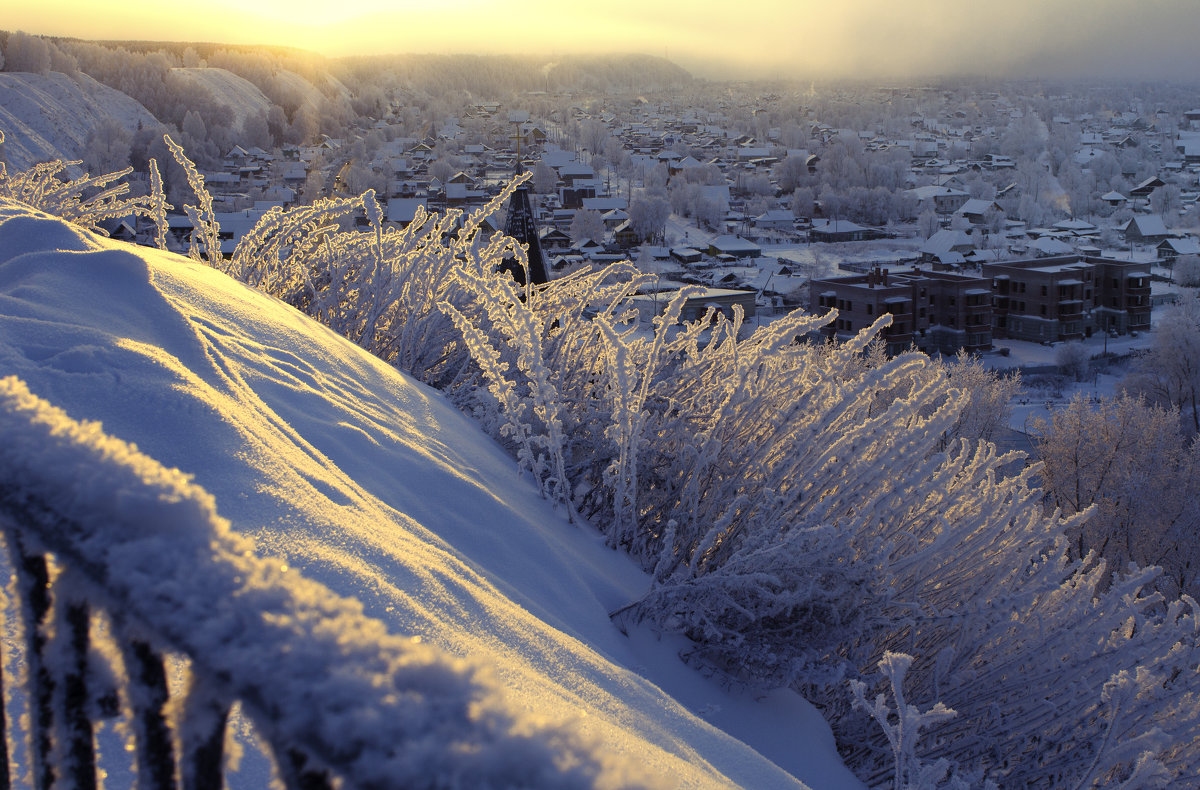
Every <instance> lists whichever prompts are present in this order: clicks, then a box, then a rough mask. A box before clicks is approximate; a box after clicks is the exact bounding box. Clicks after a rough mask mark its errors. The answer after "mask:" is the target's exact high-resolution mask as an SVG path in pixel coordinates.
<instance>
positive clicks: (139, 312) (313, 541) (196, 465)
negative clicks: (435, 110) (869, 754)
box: [0, 202, 860, 788]
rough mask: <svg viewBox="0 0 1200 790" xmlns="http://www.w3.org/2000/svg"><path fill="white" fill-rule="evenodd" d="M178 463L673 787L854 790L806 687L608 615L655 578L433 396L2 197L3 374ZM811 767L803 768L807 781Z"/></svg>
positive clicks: (286, 323) (520, 694)
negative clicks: (779, 683) (769, 687)
mask: <svg viewBox="0 0 1200 790" xmlns="http://www.w3.org/2000/svg"><path fill="white" fill-rule="evenodd" d="M13 374H15V375H16V376H18V377H20V378H21V379H22V380H23V381H25V382H26V384H27V385H28V387H29V388H30V390H31V391H32V392H33V393H35V394H36V395H38V396H40V397H41V398H44V399H45V400H47V401H49V402H50V403H51V404H54V405H56V406H58V407H60V408H62V409H64V410H65V411H66V412H67V414H69V415H70V416H71V417H73V418H75V419H86V420H99V421H101V422H102V423H103V426H104V429H105V431H106V432H107V433H109V434H110V435H112V436H115V437H117V438H120V439H123V440H126V441H129V442H132V443H134V444H136V445H137V447H138V448H139V449H140V450H141V451H142V452H143V453H146V454H147V455H149V456H150V457H152V458H154V459H156V460H157V461H159V462H161V463H163V464H164V465H166V466H168V467H178V468H179V469H180V470H182V471H183V472H184V473H186V474H188V475H191V476H192V477H193V479H194V482H195V483H197V484H198V485H200V486H202V487H203V488H204V489H205V490H207V491H208V492H209V493H210V494H212V495H213V496H214V497H215V500H216V506H217V510H218V512H219V514H220V515H221V516H223V517H225V518H227V519H229V520H230V522H231V526H232V529H233V530H234V531H235V532H239V533H242V534H244V535H246V536H249V537H251V538H253V539H254V540H255V541H256V543H257V545H258V550H259V552H260V554H262V555H269V556H274V557H278V558H280V559H281V560H282V561H283V562H285V563H286V565H287V566H288V568H289V572H291V573H298V574H302V575H303V576H305V577H308V578H311V579H314V580H316V581H319V582H321V583H323V584H325V585H326V586H328V587H329V588H330V589H331V590H333V591H334V592H336V593H339V594H341V595H344V596H347V597H351V598H355V599H357V600H359V601H361V602H362V604H363V606H364V608H365V611H366V613H367V614H368V615H369V616H371V617H374V618H377V619H379V620H380V621H382V622H383V623H384V625H385V627H386V628H387V630H388V631H389V632H391V633H393V634H397V635H405V636H420V637H421V638H422V639H423V640H424V641H427V642H429V643H430V644H433V645H435V646H437V647H439V648H442V649H444V650H446V651H449V652H450V653H452V654H454V655H458V656H462V657H466V658H469V659H472V660H475V661H479V662H482V663H485V664H486V665H488V666H489V667H490V668H491V669H492V671H493V672H494V673H495V675H496V676H497V677H498V678H499V679H500V681H501V683H502V684H503V686H504V688H505V690H506V693H507V694H509V695H510V696H511V699H513V700H516V701H517V703H518V704H519V705H520V706H522V707H523V708H525V709H527V710H528V711H529V712H530V713H531V714H533V715H536V716H538V717H544V718H545V719H547V720H550V721H559V720H564V719H575V720H577V721H578V722H580V724H581V726H582V728H583V729H584V730H585V731H586V732H587V733H588V734H590V735H593V736H595V737H598V738H599V739H600V740H601V741H602V742H603V743H604V744H605V745H606V747H607V748H609V749H612V750H614V751H616V752H618V753H623V754H625V755H629V756H633V757H634V758H635V759H636V760H637V761H638V762H639V763H640V764H642V765H643V766H644V767H646V768H647V769H648V770H650V771H651V772H653V773H655V774H658V775H659V776H661V777H664V780H665V784H667V785H669V786H722V785H738V786H743V787H753V788H771V787H802V786H804V785H803V783H808V784H809V785H810V786H814V787H858V786H860V784H859V783H858V782H857V781H856V780H855V779H854V778H853V777H852V776H851V775H850V774H849V772H848V771H847V770H846V769H845V768H844V767H843V766H842V764H841V762H840V760H839V759H838V757H837V755H836V753H835V751H834V748H833V743H832V737H831V735H830V733H829V729H828V727H827V726H826V724H825V723H824V721H823V720H822V719H821V718H820V716H819V715H818V714H817V713H816V711H815V710H814V709H813V708H812V707H811V706H809V705H808V704H807V703H805V702H804V701H803V700H802V699H800V698H799V697H797V696H795V695H793V694H791V693H786V692H777V693H774V694H771V695H768V696H767V697H765V698H763V699H754V698H751V697H749V696H744V695H739V694H736V693H730V692H728V691H726V690H724V689H722V688H721V687H720V686H719V685H717V684H716V683H714V682H712V681H710V680H708V679H706V678H704V677H702V676H701V675H700V674H698V673H696V672H694V671H693V670H692V669H690V668H688V667H687V666H685V665H684V664H682V663H681V662H680V660H679V659H678V658H677V651H678V650H679V648H680V647H681V645H680V644H679V643H678V642H676V641H673V640H672V639H663V640H659V639H657V638H655V637H654V636H653V635H652V634H649V633H646V632H638V631H635V632H633V633H631V634H630V636H629V637H626V636H624V635H623V634H621V632H620V631H618V629H617V628H616V627H615V626H614V625H613V624H612V623H611V622H610V620H609V618H608V612H609V611H612V610H614V609H616V608H618V607H620V606H622V605H624V604H625V603H628V602H629V601H630V600H632V599H634V598H636V597H638V596H639V595H640V594H641V593H642V592H643V591H644V590H645V588H646V587H647V586H648V584H649V581H648V578H647V577H646V576H645V575H644V574H643V573H642V572H641V571H640V570H639V569H638V568H636V567H635V566H634V565H633V563H632V562H630V561H629V560H628V559H627V558H626V557H624V556H622V555H620V554H618V553H615V552H612V551H610V550H608V549H606V548H605V547H604V546H603V543H602V541H601V540H600V539H599V537H598V536H597V535H596V534H595V533H594V532H593V531H592V530H591V529H590V528H588V527H587V526H582V527H580V526H573V525H571V524H569V523H568V522H567V521H566V519H565V518H563V517H562V515H561V514H559V513H556V512H555V511H554V510H553V509H552V508H551V507H550V506H549V505H548V504H547V503H546V502H544V501H543V500H541V499H540V498H538V496H537V494H536V491H535V489H534V488H533V486H532V485H531V484H530V483H529V481H527V480H523V479H521V478H519V477H518V475H517V474H516V470H515V464H514V463H513V461H512V460H511V459H510V458H509V457H508V456H506V455H505V454H504V453H503V452H502V451H501V450H500V449H499V448H498V447H497V446H496V445H495V444H494V443H493V442H492V441H491V440H490V439H488V438H487V437H485V436H484V434H482V433H481V432H480V431H479V430H478V429H477V427H476V426H475V425H474V424H473V423H472V422H471V421H470V420H468V419H467V418H466V417H464V416H463V415H461V414H460V413H458V412H457V411H456V410H455V409H453V408H452V407H451V406H450V405H449V404H448V403H447V402H446V401H445V400H444V399H443V398H442V397H441V396H440V395H439V394H438V393H437V392H435V391H433V390H431V389H429V388H427V387H424V386H422V385H420V384H418V383H415V382H414V381H413V380H411V379H410V378H408V377H406V376H405V375H403V374H401V373H399V372H397V371H395V370H394V369H392V368H390V367H388V366H387V365H385V364H384V363H382V362H380V361H379V360H377V359H375V358H373V357H370V356H369V355H367V354H366V353H365V352H363V351H361V350H360V349H358V348H357V347H355V346H353V345H351V344H350V343H349V342H348V341H346V340H344V339H342V338H340V337H338V336H336V335H334V334H333V333H331V332H330V331H328V330H326V329H324V328H323V327H320V326H319V325H317V324H315V323H313V322H312V321H310V320H309V319H307V318H305V317H304V316H302V315H300V314H299V313H297V312H296V311H294V310H293V309H291V308H290V307H287V306H286V305H284V304H282V303H280V302H278V301H277V300H274V299H272V298H270V297H266V296H263V295H262V294H259V293H257V292H254V291H251V290H249V289H247V288H246V287H244V286H242V285H240V284H238V283H236V282H234V281H233V280H231V279H229V278H228V277H226V276H224V275H222V274H220V273H218V272H216V271H214V270H212V269H209V268H206V267H204V266H201V265H199V264H196V263H193V262H191V261H189V260H187V259H185V258H182V257H179V256H175V255H171V254H167V253H161V252H157V251H154V250H148V249H145V248H139V247H133V246H129V245H125V244H122V243H119V242H113V241H109V240H104V239H98V238H96V237H93V236H91V235H90V234H87V233H85V232H83V231H80V230H78V229H76V228H74V227H72V226H70V225H67V224H66V223H64V222H62V221H60V220H57V219H52V218H48V217H45V216H44V215H37V214H35V213H33V212H30V211H29V210H27V209H25V208H23V207H20V206H17V205H14V204H11V203H3V202H0V376H8V375H13ZM793 775H794V777H798V779H797V778H793Z"/></svg>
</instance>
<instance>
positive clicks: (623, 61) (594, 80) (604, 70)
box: [342, 55, 693, 97]
mask: <svg viewBox="0 0 1200 790" xmlns="http://www.w3.org/2000/svg"><path fill="white" fill-rule="evenodd" d="M342 63H343V64H344V65H345V67H346V68H347V70H349V71H351V72H354V73H356V74H360V75H362V76H367V77H373V76H376V75H379V74H381V73H385V74H389V75H390V76H391V78H392V79H394V80H395V83H396V84H398V85H400V86H403V87H406V88H409V89H412V90H416V91H423V92H432V91H446V90H465V91H470V92H471V93H475V94H479V95H482V96H487V97H492V96H497V95H504V94H506V93H510V92H512V91H534V90H581V91H592V92H602V91H611V90H617V89H619V90H622V91H628V90H646V91H652V90H658V89H662V88H668V87H676V86H682V85H687V84H689V83H691V82H692V80H693V77H692V75H691V74H689V73H688V72H687V71H685V70H684V69H682V68H680V67H679V66H677V65H675V64H674V63H672V62H671V61H669V60H666V59H665V58H660V57H654V56H651V55H568V56H562V57H558V56H555V57H548V56H536V55H382V56H375V57H361V58H350V59H345V60H343V61H342Z"/></svg>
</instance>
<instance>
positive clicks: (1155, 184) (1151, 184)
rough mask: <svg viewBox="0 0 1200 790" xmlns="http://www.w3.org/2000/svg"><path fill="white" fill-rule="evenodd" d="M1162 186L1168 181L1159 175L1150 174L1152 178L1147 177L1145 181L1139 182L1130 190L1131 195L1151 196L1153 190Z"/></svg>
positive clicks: (1135, 196) (1133, 196)
mask: <svg viewBox="0 0 1200 790" xmlns="http://www.w3.org/2000/svg"><path fill="white" fill-rule="evenodd" d="M1161 186H1166V182H1165V181H1163V180H1162V179H1161V178H1159V177H1158V176H1150V178H1147V179H1146V180H1145V181H1143V182H1142V183H1140V184H1138V185H1137V186H1135V187H1134V188H1133V189H1131V190H1129V197H1131V198H1148V197H1150V193H1151V192H1153V191H1154V190H1156V189H1158V188H1159V187H1161Z"/></svg>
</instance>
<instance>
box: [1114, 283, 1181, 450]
mask: <svg viewBox="0 0 1200 790" xmlns="http://www.w3.org/2000/svg"><path fill="white" fill-rule="evenodd" d="M1123 386H1124V387H1125V389H1126V390H1128V391H1129V392H1132V393H1139V394H1142V395H1144V396H1145V397H1146V398H1148V399H1149V400H1151V401H1152V402H1154V403H1159V404H1162V405H1165V406H1170V407H1173V408H1175V409H1177V410H1179V412H1180V413H1181V416H1182V419H1183V420H1184V423H1185V424H1186V425H1187V426H1188V430H1189V431H1190V432H1191V433H1192V434H1197V433H1200V298H1197V297H1196V296H1195V295H1193V294H1189V295H1185V296H1183V297H1182V298H1181V299H1180V301H1179V303H1178V304H1176V305H1173V306H1172V307H1170V308H1169V309H1167V310H1166V311H1165V312H1164V313H1163V315H1162V317H1161V318H1160V319H1159V321H1158V324H1157V325H1156V326H1155V331H1154V335H1153V339H1152V340H1151V345H1150V348H1149V350H1147V351H1146V352H1144V353H1143V354H1142V355H1140V356H1139V357H1138V359H1137V360H1136V363H1135V366H1134V371H1133V373H1131V374H1130V375H1129V376H1128V377H1127V378H1126V380H1125V381H1124V382H1123Z"/></svg>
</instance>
